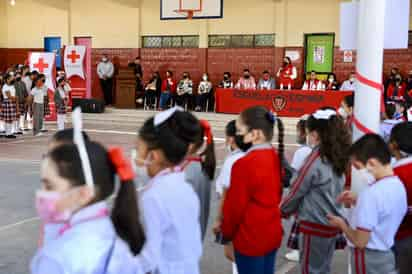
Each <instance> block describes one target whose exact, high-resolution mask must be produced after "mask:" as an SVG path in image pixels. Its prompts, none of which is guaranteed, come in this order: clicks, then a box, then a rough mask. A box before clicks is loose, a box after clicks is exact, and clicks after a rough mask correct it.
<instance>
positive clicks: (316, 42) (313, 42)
mask: <svg viewBox="0 0 412 274" xmlns="http://www.w3.org/2000/svg"><path fill="white" fill-rule="evenodd" d="M334 44H335V34H329V33H328V34H306V35H305V55H306V56H305V71H306V72H310V71H312V70H314V71H316V72H318V73H320V74H322V73H329V72H332V70H333V50H334Z"/></svg>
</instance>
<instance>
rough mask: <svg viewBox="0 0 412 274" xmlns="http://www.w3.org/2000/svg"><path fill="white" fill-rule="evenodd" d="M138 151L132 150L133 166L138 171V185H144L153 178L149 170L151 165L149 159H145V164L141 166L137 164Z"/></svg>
mask: <svg viewBox="0 0 412 274" xmlns="http://www.w3.org/2000/svg"><path fill="white" fill-rule="evenodd" d="M137 157H138V156H137V152H136V150H132V160H131V161H132V167H133V170H134V171H135V173H136V182H137V184H138V187H144V186H145V185H146V184H147V183H148V182H149V181H150V179H151V177H150V175H149V172H148V166H149V165H150V161H149V160H147V159H146V160H145V161H144V162H145V164H144V165H143V166H139V165H137V164H136V159H137ZM148 158H149V157H148Z"/></svg>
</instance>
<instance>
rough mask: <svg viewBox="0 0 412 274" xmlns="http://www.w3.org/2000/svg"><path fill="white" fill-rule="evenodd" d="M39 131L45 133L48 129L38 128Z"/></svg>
mask: <svg viewBox="0 0 412 274" xmlns="http://www.w3.org/2000/svg"><path fill="white" fill-rule="evenodd" d="M40 132H43V133H46V132H48V130H47V129H42V130H40Z"/></svg>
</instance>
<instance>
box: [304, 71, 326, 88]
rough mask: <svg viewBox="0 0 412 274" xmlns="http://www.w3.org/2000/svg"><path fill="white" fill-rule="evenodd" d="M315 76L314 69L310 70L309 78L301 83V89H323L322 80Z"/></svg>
mask: <svg viewBox="0 0 412 274" xmlns="http://www.w3.org/2000/svg"><path fill="white" fill-rule="evenodd" d="M316 77H317V76H316V71H311V72H310V78H309V79H308V80H306V81H305V82H304V83H303V87H302V90H324V85H323V83H322V81H320V80H318V79H317V78H316Z"/></svg>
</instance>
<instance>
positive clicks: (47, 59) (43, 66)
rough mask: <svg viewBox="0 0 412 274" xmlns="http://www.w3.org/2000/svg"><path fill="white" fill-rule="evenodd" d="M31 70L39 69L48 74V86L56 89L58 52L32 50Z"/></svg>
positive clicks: (30, 54) (40, 71)
mask: <svg viewBox="0 0 412 274" xmlns="http://www.w3.org/2000/svg"><path fill="white" fill-rule="evenodd" d="M29 66H30V71H34V70H36V71H38V72H39V73H41V74H44V75H45V76H46V83H45V84H46V86H47V87H48V88H49V89H50V90H52V91H54V90H55V86H54V83H55V78H56V54H55V53H52V52H30V53H29Z"/></svg>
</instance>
